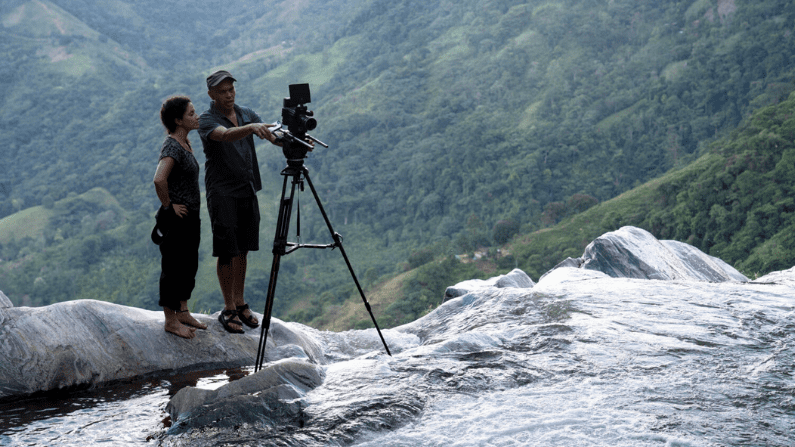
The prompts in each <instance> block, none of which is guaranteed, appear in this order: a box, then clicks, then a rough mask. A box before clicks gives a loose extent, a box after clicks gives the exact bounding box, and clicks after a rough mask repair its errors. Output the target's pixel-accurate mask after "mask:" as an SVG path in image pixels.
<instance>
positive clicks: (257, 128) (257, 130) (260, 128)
mask: <svg viewBox="0 0 795 447" xmlns="http://www.w3.org/2000/svg"><path fill="white" fill-rule="evenodd" d="M249 126H251V130H252V131H253V132H254V135H256V136H258V137H259V138H260V139H261V140H268V141H272V140H273V137H272V136H271V131H270V130H269V129H268V125H267V124H262V123H251V124H249Z"/></svg>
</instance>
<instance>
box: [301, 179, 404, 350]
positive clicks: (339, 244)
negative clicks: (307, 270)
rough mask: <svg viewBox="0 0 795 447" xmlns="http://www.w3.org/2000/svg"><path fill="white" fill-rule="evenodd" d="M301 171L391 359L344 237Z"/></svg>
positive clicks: (310, 181)
mask: <svg viewBox="0 0 795 447" xmlns="http://www.w3.org/2000/svg"><path fill="white" fill-rule="evenodd" d="M301 169H302V170H303V174H304V179H305V180H306V182H307V183H308V184H309V189H310V190H312V195H313V196H314V197H315V202H316V203H317V206H318V208H320V214H321V215H323V220H325V221H326V226H327V227H328V230H329V232H330V233H331V237H332V238H334V243H335V245H336V246H337V247H339V249H340V253H342V258H343V259H345V264H346V265H347V266H348V271H350V272H351V277H352V278H353V282H354V283H355V284H356V288H357V289H358V290H359V295H361V297H362V301H363V302H364V307H365V308H366V309H367V313H369V314H370V319H372V320H373V325H375V330H376V331H378V336H379V337H380V338H381V343H383V344H384V349H386V353H387V354H389V356H390V357H391V356H392V353H391V352H389V346H387V345H386V340H384V336H383V335H382V334H381V328H379V327H378V322H377V321H375V315H373V310H372V309H371V308H370V303H368V302H367V298H366V297H365V296H364V291H363V290H362V286H361V285H359V280H358V279H357V278H356V273H354V271H353V267H352V266H351V262H350V261H349V260H348V255H347V254H346V253H345V248H344V247H343V246H342V237H341V236H340V235H339V233H336V232H334V228H332V227H331V221H330V220H329V218H328V215H326V210H325V209H323V204H322V203H320V197H318V195H317V191H315V185H313V184H312V180H311V179H310V178H309V171H308V170H307V169H306V167H305V166H302V167H301Z"/></svg>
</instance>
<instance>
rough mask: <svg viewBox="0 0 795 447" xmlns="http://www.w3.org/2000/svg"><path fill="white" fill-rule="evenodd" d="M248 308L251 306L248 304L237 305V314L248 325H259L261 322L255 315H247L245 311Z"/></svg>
mask: <svg viewBox="0 0 795 447" xmlns="http://www.w3.org/2000/svg"><path fill="white" fill-rule="evenodd" d="M248 308H249V307H248V304H244V305H242V306H237V316H238V317H240V321H242V322H243V324H245V325H246V326H248V327H258V326H259V323H258V322H257V319H256V318H254V316H253V315H251V316H248V317H247V316H246V315H245V314H244V313H243V312H245V311H246V310H248Z"/></svg>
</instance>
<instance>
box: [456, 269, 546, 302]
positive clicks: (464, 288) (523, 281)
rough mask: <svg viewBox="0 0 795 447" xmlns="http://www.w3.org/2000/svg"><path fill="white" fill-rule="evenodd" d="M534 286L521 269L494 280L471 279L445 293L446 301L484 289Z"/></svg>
mask: <svg viewBox="0 0 795 447" xmlns="http://www.w3.org/2000/svg"><path fill="white" fill-rule="evenodd" d="M534 284H535V283H534V282H533V280H532V279H531V278H530V277H529V276H527V273H525V272H523V271H521V270H519V269H513V270H511V271H510V272H508V273H507V274H505V275H500V276H497V277H494V278H490V279H470V280H467V281H463V282H460V283H458V284H456V285H454V286H450V287H448V288H447V289H446V290H445V291H444V301H449V300H451V299H453V298H458V297H459V296H464V295H466V294H467V293H469V292H471V291H473V290H478V289H482V288H484V287H496V288H498V289H502V288H506V287H514V288H529V287H533V285H534Z"/></svg>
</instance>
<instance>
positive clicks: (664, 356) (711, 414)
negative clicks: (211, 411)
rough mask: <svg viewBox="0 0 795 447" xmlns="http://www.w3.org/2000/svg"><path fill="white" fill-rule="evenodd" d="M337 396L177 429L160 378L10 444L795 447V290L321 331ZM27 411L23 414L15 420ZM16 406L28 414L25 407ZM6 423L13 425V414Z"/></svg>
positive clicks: (547, 300) (568, 278) (36, 411)
mask: <svg viewBox="0 0 795 447" xmlns="http://www.w3.org/2000/svg"><path fill="white" fill-rule="evenodd" d="M291 327H292V328H294V329H300V330H303V331H306V332H307V333H309V334H310V335H311V336H313V337H315V338H316V339H318V340H320V341H321V342H322V343H323V344H324V346H325V347H326V357H327V358H328V359H329V364H328V365H326V366H325V369H326V378H325V381H324V383H323V384H322V385H321V386H320V387H318V388H316V389H314V390H312V391H310V392H309V393H308V394H307V395H306V396H305V397H304V398H303V399H302V401H301V405H302V408H303V417H302V418H301V423H297V422H296V423H278V424H277V423H267V422H264V423H262V424H256V425H242V426H238V427H230V428H213V427H206V428H204V429H201V430H192V431H187V432H185V433H180V434H170V432H169V427H168V425H169V422H168V421H167V420H166V421H165V422H164V419H166V416H167V414H166V413H165V410H164V409H165V405H166V403H167V402H168V399H169V397H170V396H171V395H173V394H174V393H175V392H176V391H177V390H178V389H179V388H181V387H183V386H185V385H194V384H195V386H199V387H205V388H212V387H217V386H220V385H222V384H223V383H225V382H227V381H228V380H229V376H230V375H231V376H232V377H233V378H234V377H238V376H240V375H243V374H246V373H248V372H249V371H248V370H238V371H236V372H232V373H230V374H225V373H224V372H223V371H216V372H214V373H213V374H212V375H211V376H210V377H207V378H203V379H201V378H199V377H198V376H197V375H193V376H192V377H191V376H189V377H187V378H184V377H183V378H181V379H180V380H177V377H179V375H175V376H170V377H157V378H151V379H148V380H145V381H138V382H131V383H127V384H120V385H116V387H107V388H103V389H100V390H95V391H80V392H74V393H72V394H71V395H70V396H69V398H68V399H66V400H63V401H60V402H54V401H52V399H45V398H39V399H29V400H26V401H18V402H16V403H10V404H6V405H4V406H2V407H0V414H2V416H0V444H6V445H35V444H42V445H56V444H57V445H82V446H86V445H95V444H101V443H104V442H106V441H107V442H109V443H110V444H112V445H167V446H171V445H174V446H215V445H228V444H242V445H277V446H278V445H285V446H287V445H361V446H373V447H375V446H379V447H380V446H415V445H430V446H451V445H452V446H481V445H493V446H520V445H539V446H541V445H543V446H570V445H582V446H590V445H593V446H713V445H714V446H718V445H738V446H739V445H776V446H785V445H792V442H793V441H792V439H793V438H792V433H793V432H795V379H794V378H793V377H795V376H794V373H795V289H793V288H792V287H790V286H788V285H784V284H778V285H776V284H740V283H707V282H685V281H656V280H632V279H615V278H607V277H605V276H604V275H601V274H595V273H593V272H588V271H581V270H579V271H578V270H573V269H565V268H564V269H559V270H556V271H553V272H552V274H550V275H548V276H547V277H545V278H544V279H543V280H542V281H541V282H539V284H537V285H535V286H534V287H533V288H527V289H519V288H502V289H497V288H493V287H484V288H482V289H480V290H476V291H472V292H470V293H468V294H466V295H464V296H462V297H459V298H456V299H453V300H451V301H449V302H447V303H445V304H444V305H443V306H441V307H440V308H438V309H437V310H435V311H434V312H432V313H431V314H429V315H427V316H425V317H424V318H422V319H420V320H417V321H415V322H413V323H411V324H408V325H405V326H402V327H400V328H396V329H391V330H386V331H384V335H385V337H386V340H387V343H388V344H389V346H390V349H391V350H392V352H393V356H392V357H389V356H387V355H386V354H385V353H383V347H382V346H381V344H380V340H379V339H378V337H377V335H376V333H375V331H374V330H365V331H349V332H344V333H330V332H318V331H314V330H312V329H309V328H305V327H303V326H300V325H295V324H292V325H291ZM14 405H16V407H14ZM14 408H17V409H16V410H14ZM9 410H11V411H10V412H8V411H9Z"/></svg>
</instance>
